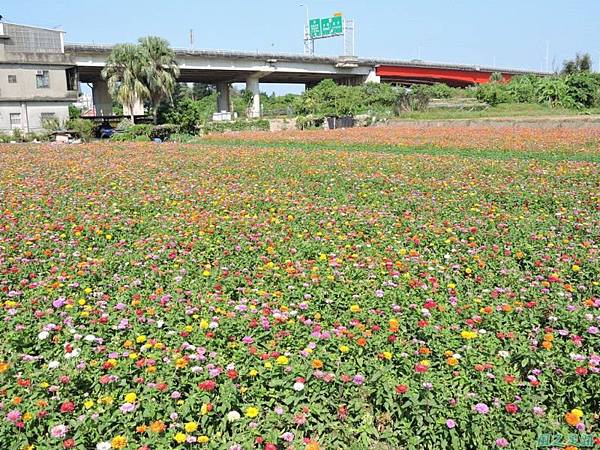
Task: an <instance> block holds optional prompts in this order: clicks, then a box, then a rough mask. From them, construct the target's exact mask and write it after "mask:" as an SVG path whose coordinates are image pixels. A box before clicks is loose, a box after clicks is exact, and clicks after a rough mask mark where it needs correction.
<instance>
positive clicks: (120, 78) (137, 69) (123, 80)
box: [102, 44, 150, 123]
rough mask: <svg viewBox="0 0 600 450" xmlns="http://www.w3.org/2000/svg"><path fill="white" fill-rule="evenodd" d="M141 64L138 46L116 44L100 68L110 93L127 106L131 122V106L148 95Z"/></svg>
mask: <svg viewBox="0 0 600 450" xmlns="http://www.w3.org/2000/svg"><path fill="white" fill-rule="evenodd" d="M143 66H144V62H143V59H142V55H141V53H140V49H139V47H138V46H136V45H133V44H117V45H115V46H114V47H113V49H112V51H111V52H110V55H109V56H108V59H107V60H106V66H105V67H104V69H102V77H103V78H104V79H105V80H106V81H107V83H108V90H109V92H110V94H111V95H112V97H113V98H114V99H117V100H118V101H120V102H121V103H122V104H123V105H125V106H127V107H128V108H129V111H130V119H131V122H132V123H133V122H134V121H135V117H134V115H133V108H134V106H135V105H136V103H137V102H138V101H144V100H146V99H148V98H149V97H150V91H149V89H148V86H147V85H146V83H145V76H144V67H143Z"/></svg>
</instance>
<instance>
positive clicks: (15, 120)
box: [10, 113, 21, 130]
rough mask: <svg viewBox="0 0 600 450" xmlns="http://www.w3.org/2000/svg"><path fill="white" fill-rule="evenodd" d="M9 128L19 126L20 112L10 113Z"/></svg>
mask: <svg viewBox="0 0 600 450" xmlns="http://www.w3.org/2000/svg"><path fill="white" fill-rule="evenodd" d="M10 128H11V129H13V130H14V129H15V128H21V113H10Z"/></svg>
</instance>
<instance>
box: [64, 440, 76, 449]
mask: <svg viewBox="0 0 600 450" xmlns="http://www.w3.org/2000/svg"><path fill="white" fill-rule="evenodd" d="M63 447H64V448H73V447H75V439H72V438H70V439H66V440H64V441H63Z"/></svg>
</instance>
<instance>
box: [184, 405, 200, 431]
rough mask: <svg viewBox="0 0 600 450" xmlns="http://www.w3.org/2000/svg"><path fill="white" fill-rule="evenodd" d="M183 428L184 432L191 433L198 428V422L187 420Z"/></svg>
mask: <svg viewBox="0 0 600 450" xmlns="http://www.w3.org/2000/svg"><path fill="white" fill-rule="evenodd" d="M202 406H204V405H202ZM183 428H184V429H185V432H186V433H193V432H194V431H196V430H197V429H198V424H197V423H196V422H188V423H186V424H185V425H184V426H183Z"/></svg>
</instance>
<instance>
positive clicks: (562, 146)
mask: <svg viewBox="0 0 600 450" xmlns="http://www.w3.org/2000/svg"><path fill="white" fill-rule="evenodd" d="M236 136H237V137H241V138H243V139H244V140H246V141H248V140H254V141H261V142H269V141H271V142H273V141H274V142H295V143H300V142H304V143H306V142H312V143H323V142H331V143H335V144H386V145H397V146H409V147H417V148H419V147H433V148H454V149H469V150H472V151H476V150H490V149H496V150H513V151H515V150H516V151H534V152H547V153H555V152H557V151H560V152H567V153H570V154H579V155H586V154H588V155H589V154H591V155H598V154H599V153H600V128H597V127H596V128H549V129H546V128H533V127H522V126H520V127H512V126H485V125H473V126H432V127H423V126H418V125H415V126H407V125H404V126H387V127H370V128H350V129H347V130H343V129H340V130H309V131H280V132H276V133H269V132H264V131H257V132H253V133H248V132H243V133H228V134H225V135H223V134H214V135H211V136H210V137H209V139H211V140H215V141H221V140H230V139H231V138H232V137H236Z"/></svg>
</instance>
